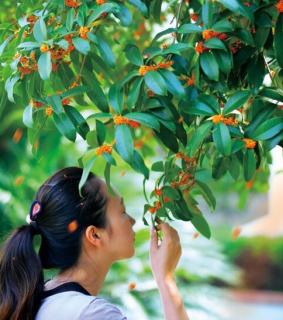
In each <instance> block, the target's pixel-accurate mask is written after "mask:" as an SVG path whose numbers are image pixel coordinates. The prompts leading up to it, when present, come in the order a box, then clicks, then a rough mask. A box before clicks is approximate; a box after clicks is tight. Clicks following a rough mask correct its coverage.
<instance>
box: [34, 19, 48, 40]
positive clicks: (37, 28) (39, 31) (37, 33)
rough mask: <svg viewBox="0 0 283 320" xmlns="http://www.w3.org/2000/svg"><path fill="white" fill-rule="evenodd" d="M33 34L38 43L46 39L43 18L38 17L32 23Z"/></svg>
mask: <svg viewBox="0 0 283 320" xmlns="http://www.w3.org/2000/svg"><path fill="white" fill-rule="evenodd" d="M33 35H34V38H35V40H36V41H37V42H38V43H42V42H43V41H45V40H47V29H46V25H45V22H44V20H43V18H39V19H38V20H37V21H36V23H35V24H34V27H33Z"/></svg>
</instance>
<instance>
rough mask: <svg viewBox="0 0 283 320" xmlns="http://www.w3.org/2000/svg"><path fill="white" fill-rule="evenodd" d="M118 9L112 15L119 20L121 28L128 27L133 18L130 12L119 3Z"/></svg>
mask: <svg viewBox="0 0 283 320" xmlns="http://www.w3.org/2000/svg"><path fill="white" fill-rule="evenodd" d="M119 7H120V10H119V11H118V12H115V13H114V15H115V16H116V17H117V18H118V19H119V20H120V22H121V25H122V26H124V27H128V26H130V25H131V23H132V22H133V17H132V14H131V12H130V10H129V9H128V8H127V7H126V6H124V5H122V4H121V3H119Z"/></svg>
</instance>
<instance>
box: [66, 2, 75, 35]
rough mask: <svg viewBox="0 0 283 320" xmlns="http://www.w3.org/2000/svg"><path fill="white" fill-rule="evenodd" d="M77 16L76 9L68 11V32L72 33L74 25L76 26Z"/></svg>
mask: <svg viewBox="0 0 283 320" xmlns="http://www.w3.org/2000/svg"><path fill="white" fill-rule="evenodd" d="M75 15H76V12H75V9H74V8H70V9H69V10H68V13H67V18H66V28H67V30H68V31H72V28H73V24H74V21H75Z"/></svg>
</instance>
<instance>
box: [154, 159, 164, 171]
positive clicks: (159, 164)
mask: <svg viewBox="0 0 283 320" xmlns="http://www.w3.org/2000/svg"><path fill="white" fill-rule="evenodd" d="M151 171H158V172H163V171H164V165H163V161H157V162H154V163H153V164H152V166H151Z"/></svg>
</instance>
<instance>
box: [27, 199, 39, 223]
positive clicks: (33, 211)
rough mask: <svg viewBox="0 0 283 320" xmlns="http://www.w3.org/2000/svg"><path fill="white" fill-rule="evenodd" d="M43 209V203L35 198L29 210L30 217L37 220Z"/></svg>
mask: <svg viewBox="0 0 283 320" xmlns="http://www.w3.org/2000/svg"><path fill="white" fill-rule="evenodd" d="M41 211H42V205H41V203H40V202H39V201H38V200H34V201H33V203H32V204H31V207H30V211H29V217H30V220H31V221H36V219H37V217H38V215H39V214H40V213H41Z"/></svg>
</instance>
